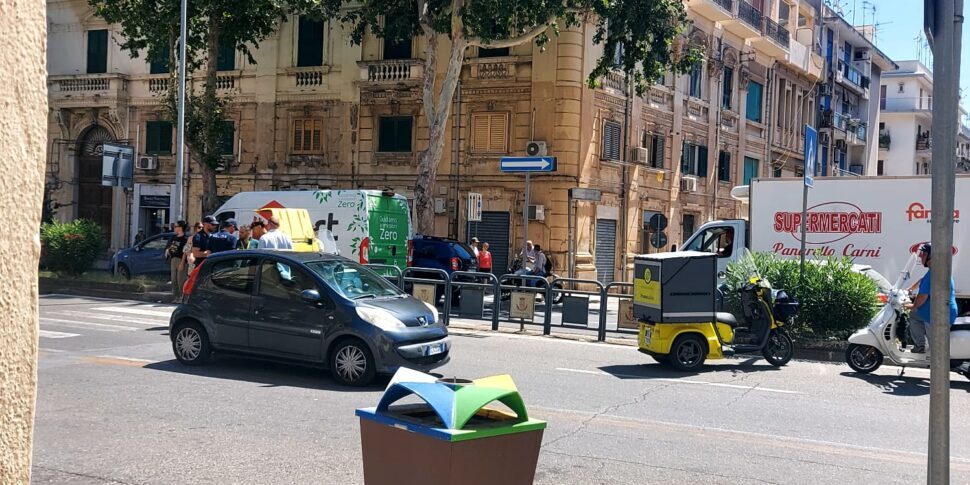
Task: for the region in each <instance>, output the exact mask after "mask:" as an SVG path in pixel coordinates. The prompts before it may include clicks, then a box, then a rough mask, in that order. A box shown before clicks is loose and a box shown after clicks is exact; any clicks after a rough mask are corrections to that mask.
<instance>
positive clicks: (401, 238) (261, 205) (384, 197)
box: [215, 190, 412, 270]
mask: <svg viewBox="0 0 970 485" xmlns="http://www.w3.org/2000/svg"><path fill="white" fill-rule="evenodd" d="M270 208H291V209H306V210H307V212H309V214H310V220H311V221H313V228H314V230H315V231H316V233H317V237H318V238H319V239H320V240H321V241H323V242H324V245H325V246H327V248H328V249H329V246H330V244H328V241H330V240H332V241H334V242H335V244H336V249H337V252H338V253H339V254H340V255H341V256H344V257H345V258H349V259H352V260H354V261H359V262H361V263H365V264H366V263H375V264H388V265H393V266H397V267H398V268H401V269H402V270H403V269H404V268H405V267H407V255H408V242H409V241H410V240H411V238H412V229H411V209H410V208H409V207H408V201H407V199H406V198H404V196H402V195H400V194H395V193H394V192H393V191H388V190H384V191H381V190H292V191H275V192H240V193H238V194H236V195H233V196H232V197H230V198H229V200H227V201H226V203H224V204H222V207H220V208H219V209H218V210H217V211H216V213H215V216H216V218H217V219H219V221H220V222H221V221H224V220H226V219H229V218H234V219H236V221H237V222H238V223H239V224H248V223H250V222H251V221H252V220H253V217H254V216H256V215H257V214H259V215H261V216H263V217H264V218H268V217H269V215H270V214H269V212H268V211H266V209H270ZM260 211H263V212H260ZM328 232H329V234H327V233H328ZM331 238H332V239H331Z"/></svg>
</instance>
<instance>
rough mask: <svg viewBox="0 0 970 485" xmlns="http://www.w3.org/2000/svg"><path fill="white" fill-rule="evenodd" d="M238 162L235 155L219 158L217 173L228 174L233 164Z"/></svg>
mask: <svg viewBox="0 0 970 485" xmlns="http://www.w3.org/2000/svg"><path fill="white" fill-rule="evenodd" d="M234 161H236V157H234V156H233V155H223V156H221V157H219V165H216V172H226V171H228V170H229V169H230V168H232V162H234Z"/></svg>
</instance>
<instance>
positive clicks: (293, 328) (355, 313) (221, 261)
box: [169, 250, 451, 385]
mask: <svg viewBox="0 0 970 485" xmlns="http://www.w3.org/2000/svg"><path fill="white" fill-rule="evenodd" d="M169 331H170V332H169V333H170V335H171V340H172V349H173V351H174V353H175V357H176V358H177V359H178V360H179V361H180V362H182V363H184V364H188V365H197V364H203V363H205V362H206V361H207V360H208V358H209V356H210V354H211V353H212V352H213V351H217V352H218V351H226V352H239V353H248V354H254V355H258V356H264V357H271V358H278V359H289V360H295V361H301V362H304V363H312V364H318V365H321V366H323V367H327V368H329V369H330V371H331V373H332V374H333V376H334V378H335V379H336V380H337V381H339V382H340V383H343V384H347V385H366V384H367V383H368V382H370V381H371V380H372V379H373V378H374V376H375V374H377V373H381V374H386V373H393V372H394V371H396V370H397V368H399V367H409V368H413V369H419V370H430V369H433V368H435V367H439V366H442V365H444V364H445V363H447V362H448V360H449V359H450V357H449V352H450V350H451V340H450V339H449V338H448V330H447V327H445V326H444V325H443V324H442V323H441V322H439V321H438V312H437V310H436V309H435V308H433V307H431V306H430V305H427V304H425V303H423V302H421V301H420V300H418V299H416V298H414V297H412V296H410V295H408V294H406V293H404V292H402V291H401V290H399V289H398V288H397V287H395V286H394V285H393V284H392V283H390V282H389V281H387V280H386V279H384V278H382V277H381V276H379V275H378V274H377V273H375V272H373V271H371V270H370V269H367V268H366V267H364V266H362V265H360V264H357V263H355V262H353V261H350V260H348V259H346V258H342V257H340V256H335V255H325V254H318V253H299V252H292V251H270V250H255V251H228V252H224V253H218V254H216V255H214V256H210V257H209V258H207V259H206V261H205V263H204V264H203V265H202V266H200V267H199V268H197V269H196V271H194V272H193V273H192V275H190V277H189V279H188V281H187V282H186V284H185V288H184V299H183V303H182V304H181V305H179V306H178V308H176V309H175V311H174V312H173V313H172V318H171V321H170V322H169Z"/></svg>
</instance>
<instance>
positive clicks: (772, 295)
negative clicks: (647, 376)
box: [633, 251, 798, 371]
mask: <svg viewBox="0 0 970 485" xmlns="http://www.w3.org/2000/svg"><path fill="white" fill-rule="evenodd" d="M739 264H740V266H739V268H740V270H741V271H740V272H739V273H741V275H740V277H741V278H743V281H742V282H741V285H740V286H741V287H740V288H739V289H737V290H736V291H737V292H738V294H737V296H738V297H740V298H739V304H740V307H741V313H743V316H744V319H743V321H738V319H736V318H735V317H734V315H733V314H731V313H723V312H720V311H718V310H719V309H720V307H721V306H722V305H726V304H727V301H732V300H733V299H732V298H728V297H729V296H731V295H727V294H726V292H727V289H726V288H727V287H726V286H724V285H722V286H721V287H720V288H718V286H717V279H718V275H717V255H715V254H711V253H701V252H693V251H683V252H676V253H659V254H648V255H641V256H637V257H636V260H635V264H634V268H635V269H634V278H635V280H634V298H633V311H634V315H635V316H636V318H637V319H638V320H639V321H640V335H639V342H638V343H639V349H640V352H643V353H645V354H648V355H650V356H652V357H653V358H654V359H656V360H657V361H658V362H661V363H666V364H670V365H671V366H673V367H674V368H676V369H679V370H682V371H691V370H695V369H698V368H700V367H701V366H702V365H704V361H705V360H706V359H721V358H724V357H725V356H729V355H734V354H757V353H760V354H762V355H763V356H764V357H765V359H766V360H767V361H768V362H769V363H771V364H772V365H775V366H783V365H785V364H787V363H788V361H789V360H791V358H792V354H793V353H794V348H793V346H792V340H791V337H789V336H788V333H787V332H786V331H785V329H784V328H783V325H784V324H785V323H786V321H787V320H788V319H790V318H791V317H793V316H794V314H795V312H796V311H797V309H798V302H797V301H795V300H794V299H793V298H791V297H789V296H788V295H787V293H786V292H785V291H784V290H772V289H771V285H770V284H769V283H768V281H767V280H765V279H764V278H761V277H760V276H759V275H758V272H757V268H756V267H755V265H754V260H753V258H751V255H750V254H745V255H744V256H743V257H742V260H741V262H740V263H739Z"/></svg>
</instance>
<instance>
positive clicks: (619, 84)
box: [603, 71, 626, 93]
mask: <svg viewBox="0 0 970 485" xmlns="http://www.w3.org/2000/svg"><path fill="white" fill-rule="evenodd" d="M603 87H604V88H606V89H612V90H614V91H620V92H622V93H625V92H626V75H625V74H623V73H622V72H619V71H611V72H609V73H607V74H606V75H605V76H603Z"/></svg>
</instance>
